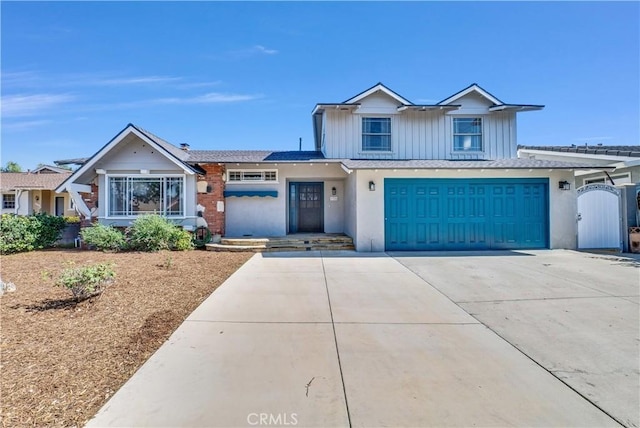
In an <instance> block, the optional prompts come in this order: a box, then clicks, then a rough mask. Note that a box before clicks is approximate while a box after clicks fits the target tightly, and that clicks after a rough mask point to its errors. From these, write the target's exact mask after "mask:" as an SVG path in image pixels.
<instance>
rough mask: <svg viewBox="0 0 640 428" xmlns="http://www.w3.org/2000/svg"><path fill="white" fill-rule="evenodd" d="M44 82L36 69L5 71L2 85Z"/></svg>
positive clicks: (21, 85)
mask: <svg viewBox="0 0 640 428" xmlns="http://www.w3.org/2000/svg"><path fill="white" fill-rule="evenodd" d="M41 83H42V78H41V77H40V75H39V74H38V73H36V72H35V71H14V72H9V71H3V72H2V85H3V86H4V87H5V88H6V87H27V86H30V87H32V86H36V85H38V84H41Z"/></svg>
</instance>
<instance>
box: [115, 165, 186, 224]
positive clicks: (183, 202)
mask: <svg viewBox="0 0 640 428" xmlns="http://www.w3.org/2000/svg"><path fill="white" fill-rule="evenodd" d="M112 177H113V178H116V177H120V178H121V177H125V178H182V186H183V189H182V206H183V207H184V209H183V213H182V215H170V216H168V215H166V214H165V213H164V212H162V213H158V214H160V215H161V216H163V217H166V218H168V219H185V218H187V213H186V211H187V179H186V175H185V174H106V175H105V186H104V187H105V192H104V193H105V198H104V199H105V207H104V210H105V211H104V212H105V217H104V218H105V219H114V220H116V219H135V218H137V217H138V216H139V215H111V213H110V208H109V207H110V206H111V200H110V199H111V186H109V181H110V179H111V178H112ZM165 206H166V204H165ZM140 215H142V214H140Z"/></svg>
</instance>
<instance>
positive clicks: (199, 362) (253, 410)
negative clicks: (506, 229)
mask: <svg viewBox="0 0 640 428" xmlns="http://www.w3.org/2000/svg"><path fill="white" fill-rule="evenodd" d="M458 273H459V272H458V271H457V270H456V269H455V268H453V269H451V270H450V271H449V272H448V274H447V276H448V278H449V280H450V281H452V282H453V281H456V280H457V279H458ZM630 303H631V302H630ZM89 426H93V427H98V426H136V427H141V426H149V427H151V426H153V427H159V426H180V427H186V426H189V427H197V426H198V427H199V426H202V427H204V426H206V427H246V426H305V427H306V426H308V427H349V426H358V427H381V426H394V427H401V426H405V427H423V426H545V427H549V426H558V427H559V426H563V427H565V426H580V427H584V426H619V424H617V423H616V421H615V420H613V419H612V418H610V417H609V416H608V415H607V414H605V413H604V412H603V411H601V410H600V409H599V408H597V407H596V406H594V405H593V404H592V403H590V402H589V401H588V400H587V399H585V398H584V397H583V396H581V395H580V394H578V393H576V392H575V391H574V390H572V389H571V388H569V387H568V386H567V385H566V384H564V383H563V382H561V381H560V380H558V378H556V377H554V376H553V375H552V374H551V373H550V372H549V371H548V370H545V369H544V368H543V367H542V366H541V365H539V364H538V363H536V362H534V361H533V360H532V359H531V358H529V357H528V356H526V355H525V354H524V353H522V352H521V351H519V350H518V349H516V348H515V347H514V346H513V345H511V344H510V343H508V342H507V341H506V340H504V339H502V338H501V337H500V336H498V335H497V334H496V333H494V332H493V331H492V330H490V329H489V328H487V327H486V326H485V325H483V324H481V323H480V322H479V321H478V320H477V319H476V318H474V317H472V316H471V315H469V314H468V313H467V312H465V310H463V309H462V308H461V307H460V306H459V305H457V304H456V303H454V302H453V301H452V300H450V299H449V298H448V297H446V296H445V295H444V294H442V293H441V292H440V291H438V290H437V289H436V288H434V287H433V286H431V285H430V284H429V283H428V282H426V281H425V279H423V278H422V277H421V276H420V275H418V274H416V273H415V272H413V271H412V270H411V269H409V268H407V267H406V266H404V265H403V264H402V263H400V262H399V261H398V260H396V259H394V258H392V257H389V256H388V255H386V254H361V253H352V252H340V253H328V252H323V253H319V252H307V253H288V254H283V253H267V254H257V255H255V256H254V257H253V258H252V259H251V260H250V261H249V262H247V263H246V264H245V265H244V266H242V268H240V269H239V270H238V271H237V272H236V273H235V274H234V275H232V276H231V277H230V278H229V279H228V280H227V281H226V282H225V283H224V284H223V285H222V286H221V287H220V288H219V289H218V290H216V291H215V292H214V293H213V294H212V295H211V296H210V297H209V298H208V299H207V300H206V301H205V302H204V303H203V304H202V305H201V306H200V307H199V308H198V309H197V310H196V311H194V313H193V314H192V315H191V316H190V317H189V318H188V319H187V320H186V321H185V322H184V323H183V324H182V325H181V326H180V327H179V328H178V330H176V332H175V333H174V334H173V335H172V336H171V338H170V339H169V340H168V341H167V343H165V344H164V345H163V346H162V347H161V348H160V349H159V350H158V351H157V352H156V353H155V354H154V355H153V356H152V357H151V358H150V359H149V361H147V363H146V364H144V365H143V367H142V368H141V369H140V370H139V371H138V372H137V373H136V374H135V375H134V376H133V377H132V378H131V379H130V380H129V381H128V382H127V383H126V384H125V385H124V386H123V387H122V388H121V389H120V390H119V391H118V392H117V393H116V394H115V395H114V396H113V397H112V399H111V400H110V401H109V402H108V403H107V404H106V405H105V406H104V407H103V408H102V409H101V410H100V412H99V413H98V414H97V416H96V417H95V418H94V419H93V420H92V421H91V422H90V423H89Z"/></svg>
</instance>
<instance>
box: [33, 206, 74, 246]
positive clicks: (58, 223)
mask: <svg viewBox="0 0 640 428" xmlns="http://www.w3.org/2000/svg"><path fill="white" fill-rule="evenodd" d="M33 219H34V221H35V224H36V225H35V227H36V228H37V232H36V235H37V239H36V242H35V247H36V248H48V247H51V246H52V245H53V244H54V243H55V242H56V241H57V240H58V239H59V238H60V234H61V233H62V229H64V228H65V226H66V225H67V222H66V221H65V219H64V217H58V216H55V215H50V214H44V213H43V214H36V215H34V216H33Z"/></svg>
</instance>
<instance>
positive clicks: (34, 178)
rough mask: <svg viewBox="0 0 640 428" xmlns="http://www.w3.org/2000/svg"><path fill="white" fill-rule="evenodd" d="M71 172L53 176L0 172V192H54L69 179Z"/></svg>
mask: <svg viewBox="0 0 640 428" xmlns="http://www.w3.org/2000/svg"><path fill="white" fill-rule="evenodd" d="M70 175H71V172H61V173H53V174H33V173H30V172H0V190H1V191H3V192H8V191H14V190H18V189H22V190H35V189H38V190H53V189H55V188H56V187H58V186H59V185H60V184H62V182H63V181H64V180H66V179H67V178H69V176H70Z"/></svg>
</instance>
